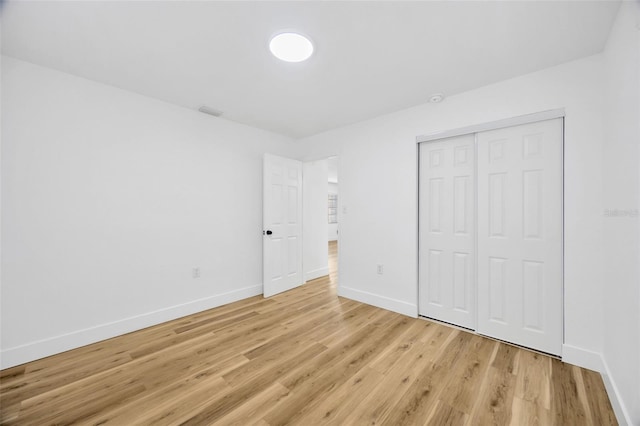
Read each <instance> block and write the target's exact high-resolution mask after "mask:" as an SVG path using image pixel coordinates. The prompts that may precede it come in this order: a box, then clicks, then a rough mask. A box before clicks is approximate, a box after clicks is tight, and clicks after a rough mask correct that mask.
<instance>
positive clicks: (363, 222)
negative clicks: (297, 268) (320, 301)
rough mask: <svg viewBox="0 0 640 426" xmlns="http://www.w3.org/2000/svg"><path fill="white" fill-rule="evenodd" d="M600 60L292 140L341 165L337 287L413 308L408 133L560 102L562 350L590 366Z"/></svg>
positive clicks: (597, 333) (598, 262) (597, 332)
mask: <svg viewBox="0 0 640 426" xmlns="http://www.w3.org/2000/svg"><path fill="white" fill-rule="evenodd" d="M602 62H603V59H602V56H601V55H596V56H592V57H588V58H585V59H582V60H578V61H574V62H570V63H566V64H563V65H561V66H557V67H553V68H549V69H546V70H543V71H539V72H536V73H533V74H529V75H525V76H522V77H518V78H515V79H511V80H507V81H503V82H500V83H497V84H493V85H490V86H486V87H482V88H480V89H477V90H473V91H469V92H465V93H462V94H459V95H455V96H451V97H449V98H447V99H445V101H444V102H442V103H441V104H424V105H421V106H418V107H415V108H412V109H408V110H405V111H400V112H397V113H394V114H389V115H385V116H382V117H379V118H376V119H373V120H369V121H366V122H362V123H357V124H354V125H351V126H347V127H343V128H340V129H336V130H333V131H329V132H326V133H322V134H319V135H315V136H312V137H309V138H305V139H303V140H301V141H300V142H299V144H297V149H298V155H299V157H300V158H305V159H313V158H323V157H326V156H327V155H331V154H337V155H338V159H339V163H340V167H339V171H340V204H341V211H340V217H339V221H340V251H339V261H340V271H339V281H338V282H339V293H340V294H342V295H344V296H347V297H351V298H354V299H357V300H361V301H364V302H367V303H371V304H375V305H378V306H382V307H385V308H388V309H392V310H396V311H399V312H403V313H405V314H408V315H414V316H415V315H417V195H416V194H417V185H416V180H417V152H416V143H415V139H416V136H418V135H421V134H427V133H433V132H437V131H444V130H448V129H455V128H459V127H463V126H467V125H471V124H478V123H484V122H490V121H494V120H498V119H503V118H508V117H514V116H518V115H523V114H528V113H534V112H539V111H544V110H549V109H555V108H565V111H566V129H565V206H564V207H565V219H566V220H565V304H564V315H565V346H564V347H563V355H564V357H565V359H566V360H567V361H569V362H572V363H576V364H579V365H583V366H588V367H591V368H597V367H599V366H600V364H601V358H600V353H601V352H602V339H603V333H604V331H603V312H602V305H601V299H602V296H603V291H602V278H603V265H602V256H603V251H602V222H603V219H602V172H601V169H602V161H601V156H602V141H603V129H602V107H601V105H602V95H603V91H602ZM344 207H346V209H347V213H346V214H342V208H344ZM376 264H384V275H378V274H377V273H376Z"/></svg>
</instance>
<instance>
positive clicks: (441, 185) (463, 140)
mask: <svg viewBox="0 0 640 426" xmlns="http://www.w3.org/2000/svg"><path fill="white" fill-rule="evenodd" d="M474 145H475V136H474V135H473V134H471V135H464V136H459V137H455V138H449V139H444V140H439V141H435V142H425V143H422V144H420V195H419V199H420V284H419V286H420V288H419V295H420V301H419V310H420V315H424V316H427V317H430V318H434V319H438V320H441V321H446V322H449V323H452V324H456V325H459V326H462V327H467V328H471V329H475V323H476V321H475V319H476V313H475V305H476V298H475V286H476V283H475V279H474V278H475V267H474V265H475V253H474V251H475V250H474V248H475V229H474V228H475V226H474V225H475V216H474V215H475V208H474V203H475V196H474V194H475V183H474V174H475V170H474V169H475V149H474Z"/></svg>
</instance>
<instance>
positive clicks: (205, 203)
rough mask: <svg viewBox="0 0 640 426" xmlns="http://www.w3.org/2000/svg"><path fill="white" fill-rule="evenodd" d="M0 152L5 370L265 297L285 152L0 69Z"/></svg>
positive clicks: (155, 108)
mask: <svg viewBox="0 0 640 426" xmlns="http://www.w3.org/2000/svg"><path fill="white" fill-rule="evenodd" d="M2 141H3V144H2V219H3V221H2V255H3V257H2V302H1V303H2V305H1V309H2V314H1V315H2V316H1V321H2V328H1V332H2V341H1V348H2V368H5V367H8V366H11V365H15V364H19V363H23V362H26V361H29V360H32V359H36V358H40V357H43V356H47V355H50V354H52V353H56V352H60V351H63V350H66V349H69V348H73V347H77V346H80V345H84V344H87V343H90V342H93V341H97V340H101V339H104V338H108V337H112V336H114V335H118V334H122V333H125V332H128V331H131V330H134V329H138V328H141V327H144V326H148V325H151V324H155V323H159V322H162V321H166V320H168V319H172V318H176V317H179V316H183V315H186V314H189V313H192V312H197V311H201V310H204V309H207V308H211V307H214V306H217V305H220V304H222V303H226V302H230V301H233V300H237V299H241V298H244V297H248V296H251V295H256V294H260V293H261V292H262V248H261V247H262V244H261V241H262V232H261V231H262V154H263V152H265V151H268V152H272V153H275V154H281V155H286V154H287V153H288V152H289V150H290V147H291V144H290V140H289V139H288V138H285V137H281V136H277V135H274V134H271V133H268V132H265V131H261V130H256V129H252V128H250V127H247V126H242V125H239V124H235V123H232V122H230V121H227V120H223V119H216V118H213V117H210V116H207V115H204V114H201V113H198V112H195V111H191V110H188V109H184V108H180V107H176V106H172V105H169V104H166V103H163V102H160V101H156V100H152V99H149V98H145V97H143V96H139V95H136V94H133V93H130V92H126V91H122V90H119V89H116V88H113V87H110V86H105V85H101V84H98V83H95V82H92V81H88V80H84V79H80V78H77V77H74V76H71V75H68V74H64V73H60V72H57V71H53V70H50V69H46V68H42V67H38V66H35V65H31V64H28V63H26V62H21V61H17V60H14V59H11V58H7V57H3V58H2ZM325 182H326V180H325ZM325 194H326V190H325ZM325 198H326V195H325ZM324 235H326V232H324V233H323V237H324ZM193 267H200V268H201V278H199V279H194V278H192V268H193Z"/></svg>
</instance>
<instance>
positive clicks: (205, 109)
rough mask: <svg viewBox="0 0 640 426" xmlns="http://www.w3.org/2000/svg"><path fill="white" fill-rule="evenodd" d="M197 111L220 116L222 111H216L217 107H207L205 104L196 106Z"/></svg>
mask: <svg viewBox="0 0 640 426" xmlns="http://www.w3.org/2000/svg"><path fill="white" fill-rule="evenodd" d="M198 111H200V112H204V113H205V114H209V115H213V116H214V117H220V116H221V115H222V111H218V110H217V109H214V108H211V107H208V106H206V105H202V106H201V107H200V108H198Z"/></svg>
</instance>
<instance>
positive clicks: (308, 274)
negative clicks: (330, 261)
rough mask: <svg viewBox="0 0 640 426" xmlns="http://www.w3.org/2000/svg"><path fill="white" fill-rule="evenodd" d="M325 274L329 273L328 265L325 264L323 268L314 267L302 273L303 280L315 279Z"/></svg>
mask: <svg viewBox="0 0 640 426" xmlns="http://www.w3.org/2000/svg"><path fill="white" fill-rule="evenodd" d="M325 275H329V267H328V266H325V267H324V268H319V269H315V270H313V271H309V272H305V273H304V281H305V282H307V281H311V280H315V279H316V278H320V277H324V276H325Z"/></svg>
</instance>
